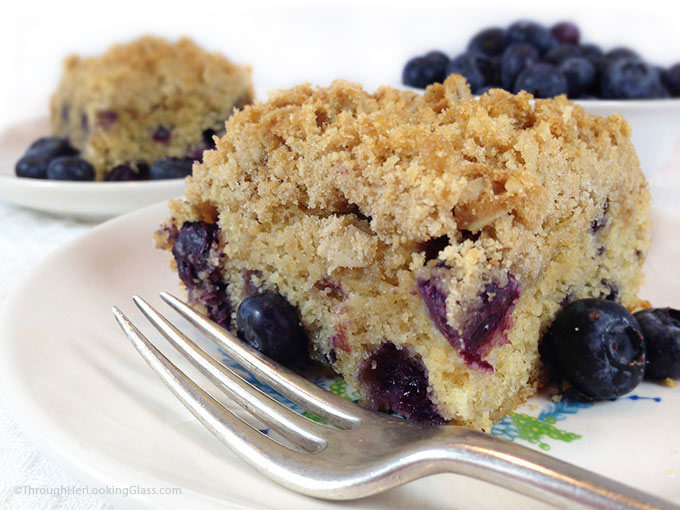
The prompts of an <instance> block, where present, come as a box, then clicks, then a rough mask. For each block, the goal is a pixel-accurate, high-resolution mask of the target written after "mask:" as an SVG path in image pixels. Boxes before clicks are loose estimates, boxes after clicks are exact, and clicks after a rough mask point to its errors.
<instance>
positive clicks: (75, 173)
mask: <svg viewBox="0 0 680 510" xmlns="http://www.w3.org/2000/svg"><path fill="white" fill-rule="evenodd" d="M47 178H48V179H52V180H54V181H94V167H93V166H92V165H91V164H90V163H88V162H87V161H85V160H84V159H83V158H79V157H78V156H61V157H59V158H55V159H53V160H52V161H50V164H49V165H48V166H47Z"/></svg>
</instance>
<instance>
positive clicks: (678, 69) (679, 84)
mask: <svg viewBox="0 0 680 510" xmlns="http://www.w3.org/2000/svg"><path fill="white" fill-rule="evenodd" d="M661 78H662V79H663V83H664V85H666V88H667V89H668V92H670V94H671V95H672V96H673V97H680V64H675V65H674V66H671V67H669V68H668V69H666V70H665V71H664V72H663V73H662V74H661Z"/></svg>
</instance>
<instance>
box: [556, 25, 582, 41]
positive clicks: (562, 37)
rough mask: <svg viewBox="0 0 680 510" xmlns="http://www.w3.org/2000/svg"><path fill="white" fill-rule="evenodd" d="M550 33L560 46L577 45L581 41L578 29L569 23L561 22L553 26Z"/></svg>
mask: <svg viewBox="0 0 680 510" xmlns="http://www.w3.org/2000/svg"><path fill="white" fill-rule="evenodd" d="M550 33H551V34H552V35H553V36H555V39H557V42H558V43H560V44H578V43H579V40H580V39H581V32H580V31H579V29H578V27H577V26H576V25H575V24H574V23H572V22H570V21H562V22H560V23H557V24H556V25H553V27H552V28H551V29H550Z"/></svg>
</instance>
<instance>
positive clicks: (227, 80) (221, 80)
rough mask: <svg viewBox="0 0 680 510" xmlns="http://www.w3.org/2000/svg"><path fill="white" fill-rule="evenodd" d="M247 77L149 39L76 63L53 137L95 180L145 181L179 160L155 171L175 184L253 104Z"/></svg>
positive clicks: (68, 72)
mask: <svg viewBox="0 0 680 510" xmlns="http://www.w3.org/2000/svg"><path fill="white" fill-rule="evenodd" d="M250 75H251V71H250V68H249V67H248V66H239V65H235V64H233V63H232V62H230V61H229V60H228V59H227V58H225V57H224V56H222V55H220V54H217V53H208V52H207V51H205V50H203V49H202V48H200V47H199V46H197V45H196V44H194V43H193V42H192V41H190V40H189V39H186V38H183V39H180V40H179V41H177V42H174V43H172V42H169V41H167V40H165V39H162V38H158V37H150V36H146V37H142V38H140V39H138V40H135V41H133V42H130V43H127V44H119V45H115V46H113V47H112V48H110V49H109V50H108V51H107V52H105V53H104V54H102V55H99V56H96V57H88V58H83V57H79V56H71V57H68V58H67V59H66V60H65V61H64V68H63V75H62V79H61V83H60V84H59V87H58V89H57V91H56V92H55V93H54V95H53V96H52V101H51V108H50V110H51V124H52V131H53V134H54V135H55V136H59V137H63V138H67V139H68V140H69V141H70V143H71V145H72V146H73V147H75V149H77V150H78V151H80V153H81V156H82V158H84V159H85V160H87V161H88V162H89V163H91V164H92V166H93V167H94V170H95V172H96V178H97V180H103V179H105V178H108V180H129V179H132V178H134V177H135V176H137V175H139V176H140V178H144V177H147V176H145V175H143V174H145V173H147V171H148V166H149V165H152V164H153V163H154V162H156V161H158V160H163V158H176V159H173V160H164V161H162V163H161V164H160V165H158V168H156V169H154V171H160V172H162V173H163V172H165V173H168V177H176V175H174V174H173V171H174V170H176V169H175V168H174V167H177V166H182V165H183V164H184V160H186V161H187V162H188V167H189V169H190V168H191V162H192V161H193V160H194V159H200V158H201V156H202V153H203V150H205V149H208V148H212V147H214V142H213V136H214V135H215V134H221V133H223V129H224V121H225V120H226V119H227V118H228V117H229V116H230V115H231V113H232V111H233V109H234V108H241V107H243V106H245V105H246V104H249V103H251V102H252V100H253V86H252V81H251V76H250ZM180 158H182V159H180ZM184 166H186V165H184ZM184 166H183V167H182V168H184ZM175 173H176V172H175ZM184 175H186V172H185V173H184V174H183V175H181V176H182V177H184ZM153 177H154V176H152V178H153ZM156 177H158V176H156Z"/></svg>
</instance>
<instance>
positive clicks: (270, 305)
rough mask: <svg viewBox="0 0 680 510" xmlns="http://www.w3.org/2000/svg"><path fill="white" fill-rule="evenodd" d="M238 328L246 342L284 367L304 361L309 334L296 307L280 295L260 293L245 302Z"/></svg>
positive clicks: (238, 320)
mask: <svg viewBox="0 0 680 510" xmlns="http://www.w3.org/2000/svg"><path fill="white" fill-rule="evenodd" d="M236 327H237V330H238V333H239V335H240V336H241V337H242V338H243V339H244V340H245V341H246V342H248V343H249V344H250V345H252V346H253V347H254V348H255V349H257V350H258V351H260V352H261V353H262V354H264V355H266V356H269V357H270V358H272V359H273V360H276V361H278V362H279V363H281V364H284V365H285V364H289V363H292V362H295V361H299V360H300V359H301V358H304V355H305V352H306V346H307V335H306V333H305V330H304V329H303V328H302V324H300V319H299V318H298V315H297V312H296V311H295V308H293V305H291V304H290V303H289V302H288V301H287V300H286V298H284V297H283V296H282V295H280V294H273V293H268V294H260V295H258V296H252V297H249V298H246V299H244V300H243V301H241V304H240V305H239V307H238V310H237V312H236Z"/></svg>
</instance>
